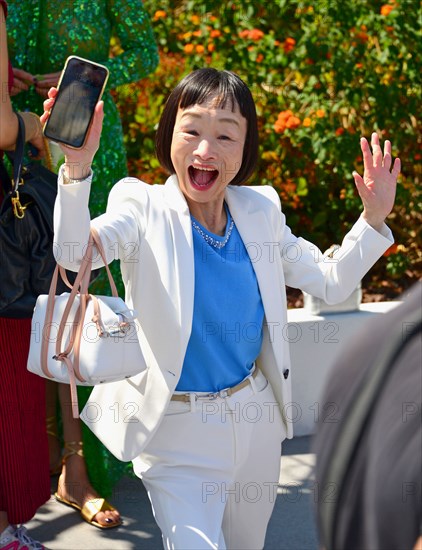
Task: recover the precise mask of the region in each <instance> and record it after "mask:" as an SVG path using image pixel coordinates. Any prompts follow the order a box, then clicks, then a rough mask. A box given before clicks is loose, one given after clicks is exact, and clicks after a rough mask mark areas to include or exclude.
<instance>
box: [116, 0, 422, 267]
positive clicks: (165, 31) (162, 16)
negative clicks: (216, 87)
mask: <svg viewBox="0 0 422 550" xmlns="http://www.w3.org/2000/svg"><path fill="white" fill-rule="evenodd" d="M144 3H145V6H146V8H147V10H148V11H149V13H150V14H151V18H152V21H153V25H154V30H155V33H156V37H157V41H158V44H159V47H160V52H161V63H160V66H159V68H158V70H157V72H156V73H155V74H154V75H152V76H151V77H150V78H149V79H145V80H143V81H142V82H140V83H137V84H133V85H130V86H125V87H123V88H120V89H119V90H117V91H116V98H117V101H118V103H119V105H120V107H121V113H122V119H123V123H124V129H125V136H126V145H127V148H128V153H129V163H130V173H131V175H136V176H138V177H141V178H143V179H144V180H146V181H150V182H160V181H164V179H165V174H164V172H163V171H162V170H161V168H160V167H159V166H158V163H157V161H156V160H155V157H154V132H155V128H156V124H157V122H158V119H159V116H160V112H161V109H162V106H163V104H164V102H165V99H166V97H167V95H168V93H169V92H170V91H171V89H172V88H173V87H174V85H175V84H176V83H177V82H178V81H179V80H180V78H181V77H183V76H184V75H185V74H187V73H188V72H190V71H191V70H192V69H195V68H198V67H203V66H214V67H217V68H227V69H230V70H233V71H235V72H237V73H238V74H239V75H240V76H241V77H242V78H243V79H244V80H245V81H246V82H247V83H248V85H249V86H250V88H251V90H252V93H253V95H254V98H255V100H256V105H257V111H258V116H259V127H260V139H261V153H260V163H259V166H258V170H257V172H256V174H255V176H254V178H253V181H251V183H253V184H263V185H272V186H274V187H275V188H276V189H277V191H278V192H279V194H280V197H281V200H282V204H283V209H284V211H285V213H286V215H287V219H288V223H289V225H290V226H291V228H292V230H293V231H294V232H295V233H297V234H300V235H302V236H304V237H307V238H311V239H312V240H314V241H315V242H317V243H318V244H319V245H320V246H321V248H327V247H328V246H329V245H330V244H332V243H334V242H339V241H340V240H341V238H342V236H343V235H344V233H345V231H346V230H347V229H348V228H350V226H351V224H352V223H353V221H354V220H356V218H357V216H358V214H359V211H360V208H361V206H360V204H361V203H360V199H359V197H358V196H357V193H356V191H355V188H354V183H353V178H352V171H353V170H354V169H356V170H357V171H358V172H360V173H362V157H361V151H360V147H359V138H360V136H362V135H363V136H366V137H369V136H370V134H371V132H372V131H374V130H375V131H377V132H378V133H379V135H380V136H381V137H382V139H383V140H384V139H390V140H391V141H392V144H393V155H397V156H400V157H401V159H402V166H403V169H402V176H401V182H400V185H399V189H398V194H397V202H396V206H395V209H394V212H393V213H392V215H391V216H390V219H389V223H390V225H391V226H392V227H393V230H394V233H395V237H396V240H397V241H398V242H399V243H400V246H401V249H400V251H399V252H397V251H395V252H394V251H390V254H389V256H388V259H387V258H386V259H385V262H384V264H383V263H382V262H381V263H380V264H378V267H377V269H378V270H383V269H386V268H387V270H388V273H389V276H393V277H402V276H403V274H404V273H405V274H407V275H409V276H412V275H413V276H415V274H416V273H417V264H418V261H420V254H421V252H420V246H418V242H419V239H420V225H421V223H420V221H421V220H420V212H421V208H420V206H421V205H420V202H421V195H420V189H419V188H420V179H421V170H420V159H421V137H420V133H419V128H418V114H419V111H420V65H419V63H418V60H419V59H420V53H421V47H420V39H419V38H420V37H419V35H420V29H419V26H418V5H417V0H412V1H405V0H402V1H399V0H398V1H396V2H394V3H393V2H392V1H391V2H390V3H384V2H380V1H377V0H318V1H316V2H315V1H309V0H303V1H299V0H269V1H267V2H264V3H261V2H256V0H238V1H227V0H225V1H223V0H221V1H220V0H210V1H202V2H198V1H197V0H179V1H177V0H173V1H172V0H162V1H160V2H156V1H153V0H145V2H144ZM115 47H116V48H118V45H116V46H115ZM395 254H396V255H400V257H399V256H397V258H394V255H395Z"/></svg>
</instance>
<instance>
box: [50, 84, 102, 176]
mask: <svg viewBox="0 0 422 550" xmlns="http://www.w3.org/2000/svg"><path fill="white" fill-rule="evenodd" d="M56 95H57V88H50V90H49V92H48V99H46V100H45V101H44V113H43V114H42V115H41V117H40V120H41V123H42V124H43V125H44V124H45V123H46V122H47V120H48V117H49V114H50V111H51V109H52V108H53V105H54V101H55V98H56ZM103 118H104V103H103V101H99V102H98V103H97V105H96V106H95V112H94V117H93V119H92V122H91V125H90V127H89V130H88V135H87V138H86V140H85V143H84V145H83V147H81V148H80V149H74V148H72V147H68V146H66V145H64V144H63V143H59V145H60V148H61V150H62V151H63V153H64V155H65V164H64V170H65V175H66V176H67V177H68V178H71V179H82V178H85V177H86V176H87V175H89V173H90V171H91V164H92V161H93V159H94V156H95V153H96V152H97V150H98V147H99V146H100V138H101V130H102V127H103Z"/></svg>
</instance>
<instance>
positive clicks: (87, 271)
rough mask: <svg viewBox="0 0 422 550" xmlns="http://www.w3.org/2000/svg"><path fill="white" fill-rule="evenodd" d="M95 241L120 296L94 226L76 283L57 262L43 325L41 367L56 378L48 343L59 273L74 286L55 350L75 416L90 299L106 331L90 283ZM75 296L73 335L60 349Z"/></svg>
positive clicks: (49, 375) (95, 320)
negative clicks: (64, 370)
mask: <svg viewBox="0 0 422 550" xmlns="http://www.w3.org/2000/svg"><path fill="white" fill-rule="evenodd" d="M94 244H95V247H96V248H97V250H98V252H99V253H100V255H101V258H102V260H103V262H104V265H105V268H106V271H107V275H108V280H109V283H110V288H111V292H112V295H113V296H114V297H118V292H117V288H116V284H115V282H114V279H113V276H112V274H111V271H110V268H109V267H108V264H107V259H106V255H105V251H104V247H103V245H102V242H101V239H100V236H99V234H98V232H97V230H96V229H95V228H93V227H91V230H90V235H89V240H88V245H87V248H86V251H85V253H84V255H83V258H82V262H81V266H80V268H79V271H78V274H77V276H76V279H75V282H74V283H73V285H70V283H69V281H68V279H67V277H66V275H65V270H64V269H63V268H62V267H61V266H59V265H58V264H57V265H56V268H55V270H54V273H53V277H52V279H51V284H50V289H49V293H48V299H47V308H46V315H45V319H44V327H43V331H42V342H41V369H42V371H43V373H44V375H45V376H46V377H48V378H54V376H53V374H52V373H51V372H50V370H49V369H48V344H49V342H50V334H51V327H52V320H53V312H54V304H55V296H56V289H57V282H58V277H59V274H60V276H61V277H62V279H63V280H64V281H65V283H66V284H67V285H68V286H69V287H70V288H71V291H70V295H69V299H68V301H67V303H66V306H65V309H64V311H63V315H62V318H61V321H60V324H59V327H58V332H57V337H56V350H55V351H56V353H55V355H54V359H56V360H57V361H62V362H63V363H65V365H66V367H67V370H68V372H69V384H70V393H71V402H72V414H73V417H74V418H78V417H79V408H78V396H77V391H76V379H77V380H79V381H80V382H85V381H86V380H85V379H84V378H83V376H82V375H81V373H80V370H79V352H80V345H81V338H82V331H83V325H84V319H85V313H86V308H87V304H88V301H89V300H90V299H92V300H93V301H94V316H93V319H92V320H93V321H94V322H95V324H96V325H97V328H98V332H99V335H100V336H101V335H102V333H103V330H102V325H101V313H100V309H99V305H98V300H97V299H96V297H95V296H92V295H91V294H89V293H88V286H89V283H90V276H91V270H92V259H93V254H94ZM63 275H64V276H63ZM76 296H79V306H78V309H77V311H76V313H75V317H74V320H73V323H72V329H71V331H70V336H69V340H68V343H67V346H66V349H65V350H62V349H61V348H62V341H63V334H64V329H65V327H66V323H67V320H68V317H69V314H70V311H71V308H72V306H73V304H74V302H75V299H76ZM72 349H73V362H72V361H71V360H70V358H69V354H70V353H71V352H72Z"/></svg>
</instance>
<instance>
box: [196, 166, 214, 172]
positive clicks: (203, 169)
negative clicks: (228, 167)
mask: <svg viewBox="0 0 422 550" xmlns="http://www.w3.org/2000/svg"><path fill="white" fill-rule="evenodd" d="M192 168H195V170H202V171H203V172H215V168H202V167H201V168H200V167H199V166H192Z"/></svg>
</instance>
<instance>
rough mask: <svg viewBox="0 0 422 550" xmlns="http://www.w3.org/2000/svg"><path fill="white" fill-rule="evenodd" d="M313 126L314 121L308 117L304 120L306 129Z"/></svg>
mask: <svg viewBox="0 0 422 550" xmlns="http://www.w3.org/2000/svg"><path fill="white" fill-rule="evenodd" d="M311 124H312V120H311V119H310V118H309V117H308V116H307V117H306V118H304V119H303V126H305V128H308V127H309V126H311Z"/></svg>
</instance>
